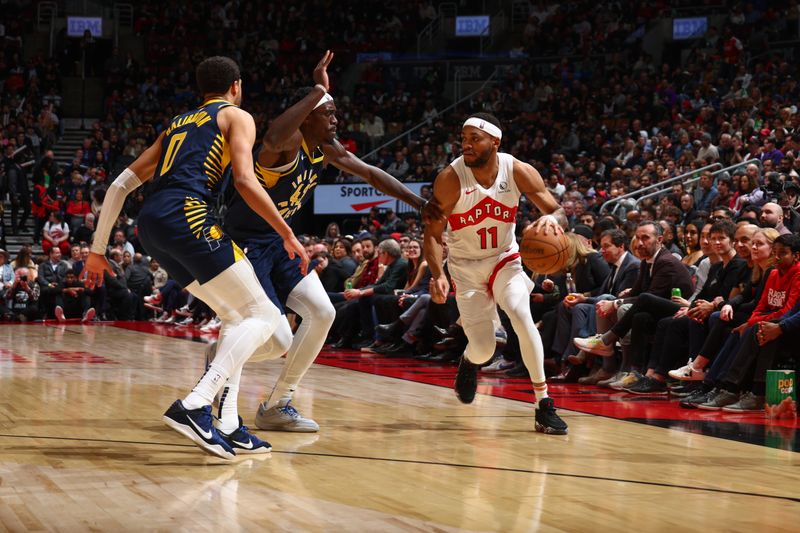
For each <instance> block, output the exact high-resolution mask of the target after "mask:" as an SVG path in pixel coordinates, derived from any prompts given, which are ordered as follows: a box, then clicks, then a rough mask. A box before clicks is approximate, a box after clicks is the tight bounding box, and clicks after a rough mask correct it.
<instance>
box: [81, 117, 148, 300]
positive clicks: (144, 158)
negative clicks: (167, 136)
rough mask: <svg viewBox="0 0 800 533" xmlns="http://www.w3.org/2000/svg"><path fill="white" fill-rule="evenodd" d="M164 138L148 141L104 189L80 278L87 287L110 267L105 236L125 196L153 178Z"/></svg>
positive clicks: (96, 283) (100, 279)
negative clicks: (144, 148)
mask: <svg viewBox="0 0 800 533" xmlns="http://www.w3.org/2000/svg"><path fill="white" fill-rule="evenodd" d="M163 140H164V133H161V135H159V136H158V139H156V140H155V142H154V143H153V144H151V145H150V146H149V147H148V148H147V150H145V151H144V152H142V155H140V156H139V157H138V158H136V161H134V162H133V163H131V164H130V166H129V167H128V168H126V169H125V170H123V171H122V172H121V173H120V175H119V176H117V177H116V179H115V180H114V181H113V182H112V183H111V185H110V186H109V187H108V191H106V197H105V200H103V210H102V211H101V212H100V218H99V220H98V221H97V227H96V229H95V232H94V239H93V240H92V249H91V253H90V254H89V258H88V259H87V260H86V265H85V266H84V268H83V272H81V278H83V277H84V274H85V276H86V278H85V279H86V286H87V287H89V288H92V287H99V286H101V285H102V284H103V272H109V273H112V271H111V266H110V265H109V264H108V260H107V259H106V257H105V256H106V245H107V244H108V237H109V235H111V228H113V227H114V222H115V221H116V220H117V218H118V217H119V213H120V211H122V206H123V205H124V204H125V198H127V196H128V195H129V194H130V193H131V192H132V191H134V190H136V188H138V187H139V186H140V185H141V184H142V183H144V182H146V181H149V180H150V179H152V177H153V174H154V173H155V171H156V165H157V164H158V160H159V159H161V141H163Z"/></svg>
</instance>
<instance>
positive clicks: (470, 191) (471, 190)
mask: <svg viewBox="0 0 800 533" xmlns="http://www.w3.org/2000/svg"><path fill="white" fill-rule="evenodd" d="M477 190H478V189H470V190H468V191H464V194H472V193H474V192H475V191H477Z"/></svg>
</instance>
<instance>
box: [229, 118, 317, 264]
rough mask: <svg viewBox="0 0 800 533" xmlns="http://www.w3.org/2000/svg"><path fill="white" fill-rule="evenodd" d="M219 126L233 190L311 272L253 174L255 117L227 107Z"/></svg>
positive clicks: (293, 239)
mask: <svg viewBox="0 0 800 533" xmlns="http://www.w3.org/2000/svg"><path fill="white" fill-rule="evenodd" d="M218 122H219V125H220V129H221V130H222V133H223V135H225V138H226V139H227V140H228V145H229V146H230V153H231V168H232V171H233V172H232V174H233V186H234V187H236V190H237V191H238V192H239V194H240V195H241V196H242V199H244V201H245V203H247V205H248V206H249V207H250V209H252V210H253V211H255V212H256V213H258V215H259V216H260V217H261V218H263V219H264V220H266V221H267V222H268V223H269V225H270V226H272V227H273V228H274V229H275V231H277V232H278V234H279V235H280V236H281V237H283V243H284V248H286V251H287V252H288V254H289V257H290V258H292V259H293V258H294V256H295V254H297V255H298V256H300V260H301V265H300V269H301V270H302V272H303V274H304V275H305V273H306V272H307V270H308V263H309V259H308V254H306V250H305V248H303V246H302V245H301V244H300V242H298V240H297V239H296V238H295V236H294V233H292V229H291V228H290V227H289V226H288V225H287V224H286V221H285V220H283V217H282V216H281V214H280V212H278V208H276V207H275V204H274V203H273V201H272V199H271V198H270V197H269V195H268V194H267V192H266V191H265V190H264V188H263V187H261V184H260V183H259V182H258V179H257V178H256V174H255V171H254V170H253V152H252V147H253V142H254V141H255V137H256V125H255V122H254V121H253V117H252V116H251V115H250V114H249V113H247V112H246V111H242V110H241V109H239V108H237V107H226V108H224V109H223V110H222V111H220V113H219V115H218Z"/></svg>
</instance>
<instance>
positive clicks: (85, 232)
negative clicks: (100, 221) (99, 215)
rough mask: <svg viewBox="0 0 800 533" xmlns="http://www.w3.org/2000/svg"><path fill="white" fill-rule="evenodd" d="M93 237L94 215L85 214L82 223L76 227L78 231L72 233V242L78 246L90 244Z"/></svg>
mask: <svg viewBox="0 0 800 533" xmlns="http://www.w3.org/2000/svg"><path fill="white" fill-rule="evenodd" d="M93 236H94V215H93V214H91V213H86V215H85V216H84V217H83V223H82V224H81V225H79V226H78V229H76V230H75V231H73V232H72V242H76V243H78V244H81V243H84V242H85V243H90V242H92V238H93Z"/></svg>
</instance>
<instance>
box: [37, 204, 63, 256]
mask: <svg viewBox="0 0 800 533" xmlns="http://www.w3.org/2000/svg"><path fill="white" fill-rule="evenodd" d="M54 246H55V247H58V248H60V249H61V254H62V255H69V226H68V225H67V223H66V222H64V217H62V216H61V213H59V212H57V211H53V212H52V213H50V219H49V220H48V221H47V223H46V224H45V225H44V228H43V229H42V251H44V253H45V254H46V253H48V252H50V248H52V247H54Z"/></svg>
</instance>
